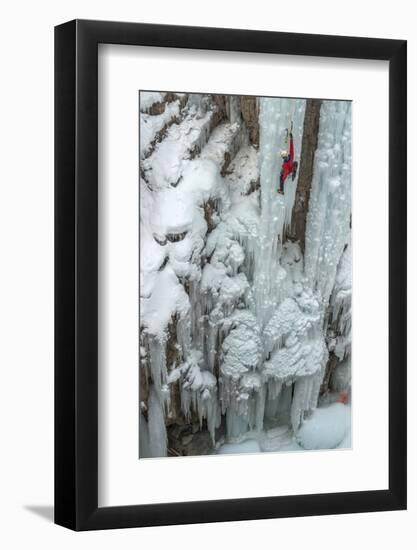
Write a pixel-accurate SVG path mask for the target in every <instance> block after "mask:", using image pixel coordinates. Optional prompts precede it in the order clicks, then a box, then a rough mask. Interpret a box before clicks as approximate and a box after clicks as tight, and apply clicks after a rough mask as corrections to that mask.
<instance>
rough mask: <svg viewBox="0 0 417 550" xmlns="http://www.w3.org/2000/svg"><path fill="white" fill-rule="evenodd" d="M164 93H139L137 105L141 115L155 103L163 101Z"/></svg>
mask: <svg viewBox="0 0 417 550" xmlns="http://www.w3.org/2000/svg"><path fill="white" fill-rule="evenodd" d="M164 96H165V94H164V93H161V92H140V98H139V104H140V111H141V113H146V112H147V111H148V109H150V108H151V107H152V105H154V104H155V103H161V102H162V101H163V100H164Z"/></svg>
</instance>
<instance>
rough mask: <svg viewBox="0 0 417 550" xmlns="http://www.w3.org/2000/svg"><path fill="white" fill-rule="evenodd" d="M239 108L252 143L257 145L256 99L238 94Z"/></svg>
mask: <svg viewBox="0 0 417 550" xmlns="http://www.w3.org/2000/svg"><path fill="white" fill-rule="evenodd" d="M240 110H241V114H242V118H243V120H244V121H245V124H246V127H247V128H248V130H249V139H250V142H251V144H252V145H254V146H255V147H259V109H258V99H257V98H256V97H254V96H246V95H241V96H240Z"/></svg>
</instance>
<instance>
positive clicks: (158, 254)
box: [140, 92, 351, 457]
mask: <svg viewBox="0 0 417 550" xmlns="http://www.w3.org/2000/svg"><path fill="white" fill-rule="evenodd" d="M218 97H219V96H202V95H198V94H194V95H193V94H190V95H185V94H159V93H154V92H152V93H145V92H142V93H141V98H140V110H141V113H140V129H141V130H140V131H141V164H140V175H141V181H140V185H141V209H140V212H141V219H140V238H141V266H140V267H141V273H140V276H141V279H140V291H141V292H140V341H141V361H140V369H141V371H142V372H141V381H142V382H141V384H142V386H143V387H141V403H140V456H141V457H149V456H166V454H167V452H168V451H167V444H168V445H169V443H168V433H167V429H168V431H169V430H170V429H172V426H173V425H174V424H175V423H176V424H181V425H185V426H187V425H190V426H192V427H193V430H200V431H204V430H207V432H208V433H209V434H210V439H211V442H212V448H213V452H214V449H216V448H218V447H219V446H220V445H221V443H222V442H226V444H227V445H229V446H231V447H230V449H229V450H228V447H224V448H223V450H222V451H221V452H222V453H227V452H233V450H232V449H235V448H237V447H239V445H238V444H240V443H241V442H244V441H248V442H249V441H251V442H252V443H251V444H249V443H248V445H246V447H247V449H248V450H251V451H253V449H255V450H256V449H258V448H260V449H261V450H266V451H270V450H278V449H286V448H288V449H290V448H291V449H294V448H299V445H301V444H300V441H301V442H302V444H303V445H304V446H305V448H317V447H314V445H313V444H312V443H305V440H306V438H307V439H308V437H307V436H305V437H304V438H303V434H304V433H305V431H306V429H307V428H305V427H304V426H314V425H315V424H314V422H313V419H314V418H315V416H314V411H315V409H316V408H317V406H318V402H319V393H320V388H321V384H322V381H323V377H324V374H325V370H326V365H327V363H328V361H329V353H332V354H334V355H335V356H337V358H338V360H339V362H340V364H339V365H338V366H337V368H336V371H335V373H334V374H335V376H334V380H335V382H334V385H335V387H336V386H337V388H339V387H340V388H341V389H345V388H346V387H347V386H348V385H349V381H350V330H351V313H350V307H351V274H350V272H351V264H350V261H351V260H350V258H351V250H350V241H349V235H350V211H351V210H350V209H351V202H350V177H351V174H350V163H351V159H350V155H351V151H350V124H351V122H350V104H349V103H347V102H337V101H323V103H322V106H321V113H320V129H319V136H318V147H317V150H316V154H315V160H314V176H313V181H312V187H311V197H310V203H309V212H308V217H307V230H306V249H305V254H304V257H303V254H302V252H301V249H300V247H299V245H298V243H297V242H292V241H290V240H289V239H288V238H287V228H288V227H289V226H290V223H291V216H292V211H293V205H294V200H295V196H296V189H297V182H298V174H297V177H296V178H295V180H294V181H292V180H291V178H288V180H287V182H286V185H285V194H284V195H278V194H277V188H278V183H279V171H280V163H281V159H280V155H279V152H280V150H281V149H282V147H283V143H284V142H285V139H286V129H288V128H289V127H290V125H291V123H292V125H293V135H294V143H295V151H296V160H297V161H298V163H299V165H300V152H301V144H302V138H303V124H304V114H305V109H306V101H305V100H302V99H297V100H293V99H286V98H261V99H257V102H256V109H257V113H258V118H259V144H253V143H252V142H251V141H250V139H249V131H248V124H247V122H245V120H244V119H243V114H242V112H241V108H240V103H239V101H240V100H239V97H228V98H227V97H226V99H225V100H219V99H216V98H218ZM222 97H223V98H224V97H225V96H222ZM221 101H223V103H222V102H221ZM155 105H156V107H155ZM219 113H220V114H221V116H220V115H219ZM343 362H344V363H343ZM343 364H345V367H343ZM347 364H349V371H348V370H347V367H346V365H347ZM343 369H344V370H343ZM346 373H347V374H346ZM342 386H343V387H342ZM340 406H341V407H342V406H344V405H340ZM339 408H340V407H339ZM320 414H321V413H320ZM179 419H180V420H179ZM307 419H308V422H309V423H307ZM318 424H319V425H320V422H319V421H318ZM193 433H194V432H193ZM299 434H301V435H299ZM338 434H339V432H338ZM191 435H192V434H190V436H189V435H187V437H191ZM344 436H345V433H343V434H342V437H341V438H340V440H342V439H343V437H344ZM297 437H298V439H297ZM310 439H311V438H310ZM308 441H310V440H308ZM338 443H340V441H339V442H338ZM309 444H310V447H308V445H309ZM233 445H235V446H236V445H237V447H234V446H233ZM311 445H313V446H311ZM301 446H302V445H301ZM334 446H336V445H334ZM248 452H250V451H248Z"/></svg>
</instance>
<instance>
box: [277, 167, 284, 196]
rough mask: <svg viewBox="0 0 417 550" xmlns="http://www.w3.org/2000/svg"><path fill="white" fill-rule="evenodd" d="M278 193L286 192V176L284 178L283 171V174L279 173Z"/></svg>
mask: <svg viewBox="0 0 417 550" xmlns="http://www.w3.org/2000/svg"><path fill="white" fill-rule="evenodd" d="M278 193H281V195H283V194H284V178H283V175H282V172H281V174H280V175H279V189H278Z"/></svg>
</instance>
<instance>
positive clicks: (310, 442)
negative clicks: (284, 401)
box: [297, 403, 350, 450]
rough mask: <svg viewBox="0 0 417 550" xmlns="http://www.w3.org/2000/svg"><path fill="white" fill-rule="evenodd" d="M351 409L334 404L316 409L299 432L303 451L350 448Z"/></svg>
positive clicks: (298, 438) (298, 435)
mask: <svg viewBox="0 0 417 550" xmlns="http://www.w3.org/2000/svg"><path fill="white" fill-rule="evenodd" d="M349 438H350V407H349V406H347V405H343V404H342V403H334V404H333V405H329V406H328V407H323V408H320V409H316V410H315V411H314V413H313V414H312V415H311V417H310V418H308V419H307V420H305V421H304V423H303V425H302V426H301V428H300V429H299V430H298V432H297V442H298V444H299V445H300V446H301V447H302V448H303V449H308V450H311V449H335V448H337V447H339V448H341V447H342V446H343V447H348V446H350V441H349Z"/></svg>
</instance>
